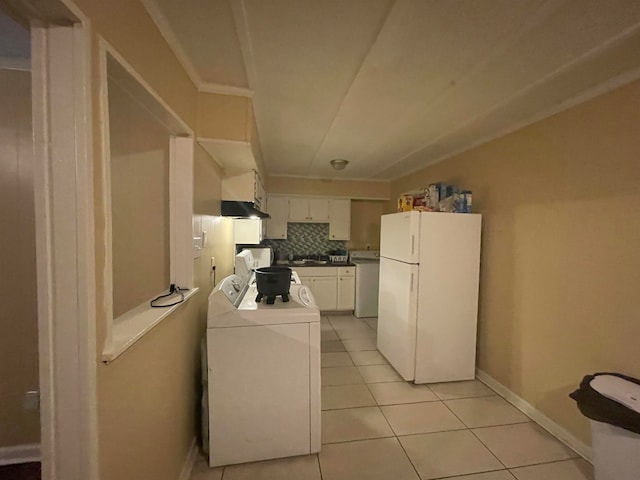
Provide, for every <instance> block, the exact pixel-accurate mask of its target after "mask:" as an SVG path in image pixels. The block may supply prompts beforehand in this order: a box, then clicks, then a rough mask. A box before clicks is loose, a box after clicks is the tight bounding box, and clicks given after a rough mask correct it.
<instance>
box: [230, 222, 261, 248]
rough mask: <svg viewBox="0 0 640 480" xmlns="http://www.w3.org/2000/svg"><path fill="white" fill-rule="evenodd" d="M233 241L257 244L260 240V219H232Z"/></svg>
mask: <svg viewBox="0 0 640 480" xmlns="http://www.w3.org/2000/svg"><path fill="white" fill-rule="evenodd" d="M233 233H234V235H233V243H250V244H254V245H257V244H258V243H260V242H261V241H262V220H259V219H244V218H242V219H235V220H234V221H233Z"/></svg>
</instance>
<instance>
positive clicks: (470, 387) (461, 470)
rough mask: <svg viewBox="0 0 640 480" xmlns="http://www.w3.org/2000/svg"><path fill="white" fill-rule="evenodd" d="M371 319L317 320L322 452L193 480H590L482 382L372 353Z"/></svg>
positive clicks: (209, 472)
mask: <svg viewBox="0 0 640 480" xmlns="http://www.w3.org/2000/svg"><path fill="white" fill-rule="evenodd" d="M376 326H377V320H376V319H366V320H359V319H357V318H355V317H353V316H351V315H335V316H332V315H329V316H323V317H322V323H321V330H322V348H321V351H322V359H321V363H322V410H323V412H322V443H323V446H322V451H321V452H320V453H319V454H317V455H308V456H302V457H294V458H285V459H278V460H269V461H266V462H255V463H249V464H243V465H233V466H229V467H225V468H215V469H209V468H208V467H207V465H206V462H205V460H204V459H202V458H200V459H199V460H198V462H197V463H196V465H195V467H194V470H193V474H192V477H191V479H192V480H240V479H251V480H294V479H295V480H383V479H384V480H387V479H394V480H428V479H441V478H446V479H447V480H593V469H592V467H591V465H590V464H589V463H587V462H585V461H584V460H582V459H580V458H578V455H577V454H576V453H574V452H573V451H572V450H570V449H569V448H567V447H566V446H564V445H563V444H562V443H560V442H559V441H557V440H556V439H555V438H553V437H552V436H551V435H549V434H548V433H547V432H546V431H544V430H543V429H542V428H540V427H538V425H536V424H535V423H533V422H531V421H530V420H529V418H527V417H526V416H525V415H524V414H522V413H521V412H520V411H519V410H517V409H516V408H514V407H513V406H511V405H510V404H509V403H507V402H506V401H505V400H503V399H502V398H501V397H499V396H497V395H496V394H495V393H494V392H493V391H492V390H491V389H490V388H489V387H487V386H486V385H484V384H483V383H481V382H479V381H477V380H472V381H467V382H454V383H439V384H432V385H413V384H410V383H407V382H404V381H402V379H401V378H400V376H399V375H398V374H397V373H396V372H395V371H394V370H393V368H392V367H391V366H389V364H388V363H387V361H386V360H385V359H384V357H383V356H382V355H381V354H380V353H379V352H378V351H377V350H376V348H375V344H376V331H375V328H376Z"/></svg>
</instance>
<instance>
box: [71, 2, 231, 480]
mask: <svg viewBox="0 0 640 480" xmlns="http://www.w3.org/2000/svg"><path fill="white" fill-rule="evenodd" d="M75 4H76V5H77V6H78V7H79V8H80V9H81V10H82V11H83V13H84V14H85V15H87V16H88V17H89V19H90V21H91V29H92V35H93V36H92V55H91V68H92V85H91V88H92V105H93V115H94V117H93V128H94V131H93V139H94V143H93V154H94V159H95V160H94V175H95V181H94V191H95V204H94V208H95V214H96V230H95V235H96V306H97V338H96V346H97V350H98V352H101V351H102V348H103V345H104V338H105V332H106V312H105V309H104V302H105V294H106V291H105V285H104V281H103V279H104V269H105V268H106V266H105V256H104V255H105V250H104V228H105V217H104V215H103V213H102V212H103V211H104V205H103V200H102V198H103V195H104V192H103V190H102V181H103V180H102V178H101V172H102V168H103V162H104V161H105V160H104V159H103V158H102V157H101V144H102V141H103V139H102V133H101V130H100V118H99V112H100V97H99V91H100V87H101V84H100V77H99V59H100V57H99V43H98V40H99V37H103V38H104V39H105V40H106V41H107V42H108V43H109V44H111V45H112V46H113V47H114V48H115V49H116V50H117V51H118V53H119V54H120V55H121V56H122V57H123V58H124V59H125V60H126V61H127V62H128V63H129V64H130V65H131V66H132V67H133V68H134V69H135V70H136V72H137V73H138V74H139V75H140V76H141V77H142V78H143V79H144V80H145V81H146V82H147V83H148V84H149V85H150V86H151V87H152V88H153V89H154V90H155V91H156V92H157V93H158V94H159V95H160V96H161V97H162V99H163V100H164V101H165V102H166V104H167V105H168V106H169V107H170V108H171V109H172V110H173V111H174V112H176V113H177V114H178V115H179V116H180V117H181V118H182V120H183V121H185V122H186V123H187V124H188V125H189V126H190V127H191V128H193V129H194V131H195V129H196V122H197V90H196V88H195V86H194V85H193V83H192V82H191V80H190V79H189V77H188V75H187V74H186V72H185V71H184V69H183V68H182V66H181V65H180V63H179V62H178V60H177V59H176V57H175V55H174V54H173V53H172V52H171V50H170V49H169V47H168V45H167V44H166V42H165V40H164V39H163V37H162V36H161V34H160V32H159V31H158V29H157V28H156V26H155V24H154V23H153V22H152V20H151V18H150V17H149V15H148V14H147V12H146V10H145V9H144V7H143V5H142V3H141V2H140V1H139V0H112V1H109V2H104V1H102V0H75ZM209 187H210V190H211V191H216V189H219V188H220V186H219V178H218V177H216V176H215V175H214V176H213V177H211V182H210V184H209ZM195 188H196V195H195V199H194V200H195V204H196V205H203V204H205V203H206V200H203V199H202V197H200V195H201V191H202V190H203V189H205V190H207V186H206V182H201V183H199V184H197V185H196V186H195ZM221 232H224V228H222V229H221ZM213 236H214V237H215V236H216V235H213ZM210 248H211V249H212V250H211V251H214V250H213V249H214V245H213V244H211V246H210ZM211 255H212V253H211V252H209V251H208V252H205V254H203V256H202V257H201V258H200V259H199V260H198V262H199V263H197V264H196V269H195V275H196V282H197V283H198V284H199V285H200V286H201V290H200V292H199V293H198V294H197V295H196V296H194V297H193V298H192V299H191V300H189V301H188V302H187V303H186V304H185V305H184V306H182V307H181V308H179V309H178V310H177V311H176V312H174V313H173V314H172V315H170V316H169V317H168V318H166V319H165V320H163V321H162V322H161V323H160V324H159V325H157V326H156V327H155V328H154V329H153V331H152V332H150V333H149V334H148V335H146V336H145V337H144V338H142V339H141V340H139V341H138V342H137V343H136V345H135V346H134V347H132V348H131V349H129V350H128V351H126V352H125V353H124V354H123V355H121V356H120V357H119V358H117V359H116V360H115V361H114V362H112V363H111V364H109V365H104V364H102V363H100V362H99V361H97V363H98V365H97V369H98V371H97V375H98V376H97V388H98V392H97V396H98V399H97V402H98V405H97V408H98V412H97V413H98V436H99V438H98V444H99V468H100V478H101V479H102V480H133V479H135V480H139V479H147V478H148V479H154V480H175V479H176V478H178V476H179V473H180V470H181V468H182V466H183V463H184V461H185V459H186V456H187V452H188V449H189V447H190V445H191V440H192V439H193V437H194V434H195V432H196V419H197V416H196V412H197V406H198V404H199V399H198V391H199V341H200V338H201V336H202V334H203V329H204V322H205V317H204V313H205V312H206V305H205V304H206V299H207V294H208V291H209V288H210V287H209V283H208V282H209V279H208V268H206V269H204V270H203V268H204V267H203V268H201V267H202V265H203V264H204V263H202V262H207V261H209V260H208V258H209V257H210V256H211Z"/></svg>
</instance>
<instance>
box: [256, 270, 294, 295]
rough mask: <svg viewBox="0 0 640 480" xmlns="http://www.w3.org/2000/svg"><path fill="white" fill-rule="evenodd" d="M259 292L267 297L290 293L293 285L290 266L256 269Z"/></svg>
mask: <svg viewBox="0 0 640 480" xmlns="http://www.w3.org/2000/svg"><path fill="white" fill-rule="evenodd" d="M256 286H257V287H258V293H261V294H262V295H265V296H267V297H273V296H275V295H282V294H288V293H289V288H290V287H291V269H290V268H289V267H263V268H257V269H256Z"/></svg>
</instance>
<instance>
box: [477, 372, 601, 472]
mask: <svg viewBox="0 0 640 480" xmlns="http://www.w3.org/2000/svg"><path fill="white" fill-rule="evenodd" d="M476 377H477V378H478V380H480V381H481V382H482V383H484V384H486V385H487V386H488V387H489V388H491V389H492V390H494V391H495V392H496V393H497V394H498V395H500V396H501V397H503V398H504V399H505V400H506V401H507V402H509V403H510V404H511V405H513V406H514V407H516V408H517V409H518V410H520V411H521V412H522V413H524V414H525V415H526V416H528V417H529V418H531V420H533V421H534V422H536V423H537V424H538V425H540V426H541V427H542V428H544V429H545V430H546V431H547V432H549V433H550V434H551V435H553V436H554V437H556V438H557V439H558V440H560V441H561V442H562V443H564V444H565V445H566V446H567V447H569V448H570V449H572V450H574V451H575V452H576V453H577V454H578V455H580V456H581V457H582V458H584V459H585V460H587V461H589V462H591V459H592V458H593V457H592V452H591V447H590V446H589V445H587V444H586V443H584V442H583V441H582V440H580V439H579V438H578V437H576V436H575V435H574V434H572V433H571V432H569V431H568V430H567V429H566V428H564V427H563V426H561V425H559V424H558V423H556V422H554V421H553V420H551V419H550V418H549V417H547V416H546V415H545V414H544V413H542V412H541V411H540V410H538V409H537V408H536V407H534V406H533V405H531V404H530V403H529V402H527V401H526V400H525V399H524V398H522V397H520V396H518V395H516V394H515V393H513V392H512V391H511V390H509V389H508V388H507V387H505V386H504V385H502V384H501V383H500V382H498V381H497V380H496V379H495V378H493V377H492V376H490V375H489V374H488V373H486V372H484V371H482V370H480V369H477V370H476Z"/></svg>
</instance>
